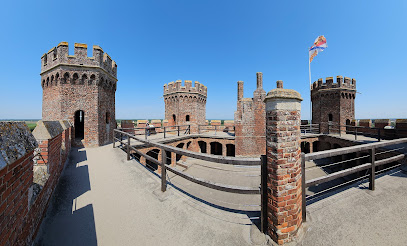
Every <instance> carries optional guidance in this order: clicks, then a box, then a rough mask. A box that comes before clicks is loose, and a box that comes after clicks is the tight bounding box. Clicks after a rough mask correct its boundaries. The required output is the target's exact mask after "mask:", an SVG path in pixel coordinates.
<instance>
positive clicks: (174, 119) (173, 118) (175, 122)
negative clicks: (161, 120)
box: [172, 114, 177, 125]
mask: <svg viewBox="0 0 407 246" xmlns="http://www.w3.org/2000/svg"><path fill="white" fill-rule="evenodd" d="M172 121H174V125H177V117H176V116H175V114H173V115H172Z"/></svg>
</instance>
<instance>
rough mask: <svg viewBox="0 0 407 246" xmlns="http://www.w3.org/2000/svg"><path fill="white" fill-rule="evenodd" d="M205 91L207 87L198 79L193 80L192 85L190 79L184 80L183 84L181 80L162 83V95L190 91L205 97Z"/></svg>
mask: <svg viewBox="0 0 407 246" xmlns="http://www.w3.org/2000/svg"><path fill="white" fill-rule="evenodd" d="M207 92H208V88H207V87H206V86H204V85H203V84H201V83H199V82H198V81H195V83H194V86H192V81H191V80H185V81H184V85H182V80H176V81H175V82H173V81H172V82H170V83H168V85H167V84H164V96H166V95H169V94H173V93H191V94H199V95H201V96H204V97H206V96H207Z"/></svg>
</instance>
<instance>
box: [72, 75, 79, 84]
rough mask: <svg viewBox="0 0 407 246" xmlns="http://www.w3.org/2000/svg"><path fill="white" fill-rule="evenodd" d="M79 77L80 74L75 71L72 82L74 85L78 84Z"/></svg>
mask: <svg viewBox="0 0 407 246" xmlns="http://www.w3.org/2000/svg"><path fill="white" fill-rule="evenodd" d="M78 79H79V75H78V74H77V73H74V74H73V77H72V84H73V85H75V84H77V83H78Z"/></svg>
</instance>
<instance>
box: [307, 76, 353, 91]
mask: <svg viewBox="0 0 407 246" xmlns="http://www.w3.org/2000/svg"><path fill="white" fill-rule="evenodd" d="M332 88H342V89H351V90H356V80H355V79H353V78H349V77H345V78H343V77H342V76H340V75H339V76H336V81H335V82H334V77H327V78H326V79H325V82H324V81H323V79H322V78H320V79H318V80H317V81H315V82H314V83H313V84H312V88H311V89H312V90H313V91H318V90H321V89H332Z"/></svg>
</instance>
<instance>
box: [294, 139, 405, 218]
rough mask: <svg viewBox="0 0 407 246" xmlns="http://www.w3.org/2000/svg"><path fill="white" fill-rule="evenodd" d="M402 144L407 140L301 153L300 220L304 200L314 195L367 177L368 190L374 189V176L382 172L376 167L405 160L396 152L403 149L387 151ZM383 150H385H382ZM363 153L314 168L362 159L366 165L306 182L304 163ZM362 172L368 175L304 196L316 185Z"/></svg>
mask: <svg viewBox="0 0 407 246" xmlns="http://www.w3.org/2000/svg"><path fill="white" fill-rule="evenodd" d="M403 143H407V138H401V139H396V140H390V141H386V142H375V143H369V144H363V145H357V146H352V147H345V148H340V149H332V150H326V151H320V152H315V153H310V154H304V153H302V154H301V166H302V168H301V173H302V194H303V196H302V199H303V200H302V204H303V205H302V206H303V207H302V218H303V220H304V221H306V198H310V197H314V196H316V195H319V194H321V193H325V192H327V191H329V190H332V189H334V188H337V187H339V186H343V185H345V184H348V183H351V182H355V181H357V180H360V179H363V178H366V177H369V189H370V190H374V189H375V175H376V174H377V172H378V171H379V172H382V171H383V170H381V171H380V170H378V171H376V167H379V166H382V165H384V164H389V163H392V162H398V161H401V160H403V159H404V158H405V154H401V153H399V152H397V151H398V150H400V149H403V148H393V149H388V146H392V145H396V144H403ZM383 148H384V149H385V150H383ZM386 149H387V150H386ZM377 150H381V152H378V153H376V151H377ZM363 151H368V152H369V154H368V155H365V156H362V157H356V158H351V159H349V160H345V161H339V162H336V163H329V164H325V165H322V166H316V167H317V168H325V167H331V166H334V165H339V164H343V163H345V162H348V161H354V160H358V161H361V160H363V159H366V158H368V159H369V160H368V161H367V162H366V163H363V164H360V165H357V166H353V167H351V168H346V169H343V170H340V171H337V172H333V173H330V174H328V175H325V176H322V177H318V178H314V179H311V180H306V171H307V169H310V168H306V167H305V163H306V161H312V160H318V159H324V158H329V157H335V156H341V155H346V154H350V153H357V152H359V153H361V152H363ZM390 152H395V153H394V154H392V156H391V157H387V158H382V159H380V158H378V157H377V156H379V155H383V154H384V153H390ZM382 157H383V156H382ZM377 159H380V160H377ZM394 167H396V166H392V167H390V168H394ZM363 170H367V171H368V172H369V174H368V175H364V176H362V177H358V178H357V179H353V180H350V181H347V182H345V183H342V184H340V185H336V186H334V187H331V188H329V189H327V190H323V191H320V192H317V193H315V194H313V195H310V196H307V197H306V196H305V194H306V193H305V192H306V188H309V187H312V186H316V185H319V184H322V183H325V182H329V181H332V180H335V179H338V178H342V177H345V176H348V175H350V174H355V173H358V172H360V171H363ZM384 170H386V169H384Z"/></svg>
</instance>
